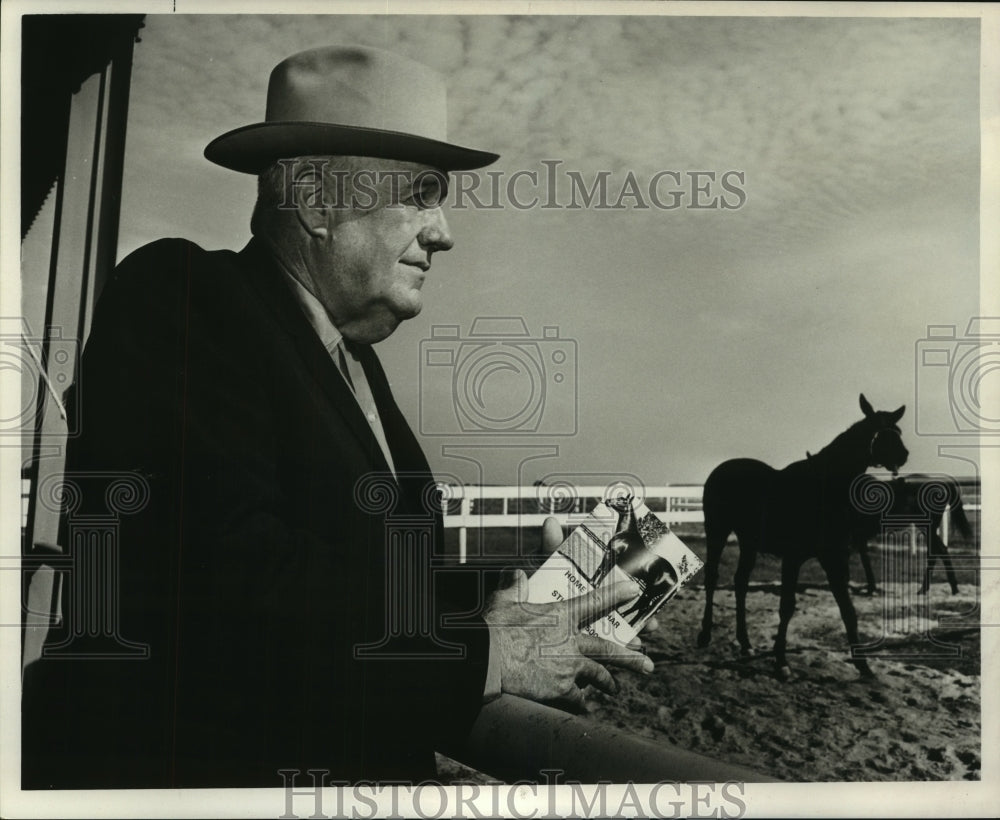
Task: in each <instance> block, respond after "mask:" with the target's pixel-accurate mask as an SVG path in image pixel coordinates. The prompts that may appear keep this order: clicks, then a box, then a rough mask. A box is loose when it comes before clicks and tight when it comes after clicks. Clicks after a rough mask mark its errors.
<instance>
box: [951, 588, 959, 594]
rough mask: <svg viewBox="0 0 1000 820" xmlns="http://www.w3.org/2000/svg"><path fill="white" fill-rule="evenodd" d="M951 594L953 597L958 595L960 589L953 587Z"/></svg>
mask: <svg viewBox="0 0 1000 820" xmlns="http://www.w3.org/2000/svg"><path fill="white" fill-rule="evenodd" d="M951 594H952V595H958V587H952V588H951Z"/></svg>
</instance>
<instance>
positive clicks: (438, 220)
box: [310, 159, 453, 344]
mask: <svg viewBox="0 0 1000 820" xmlns="http://www.w3.org/2000/svg"><path fill="white" fill-rule="evenodd" d="M346 174H347V182H346V184H344V183H343V182H341V181H339V180H335V181H334V182H335V185H336V190H335V191H333V192H329V191H328V192H327V193H326V195H325V197H324V198H325V201H326V203H327V204H328V206H330V207H329V210H328V221H327V225H328V233H327V236H326V237H325V238H324V239H321V240H319V241H320V243H321V244H320V246H319V247H318V248H316V251H317V252H316V253H313V254H312V264H311V266H310V267H311V270H310V274H311V278H312V280H313V286H314V288H315V290H314V293H315V295H316V296H317V297H318V298H319V300H320V301H321V302H322V303H323V305H324V306H325V307H326V309H327V311H328V312H329V313H330V315H331V317H332V318H333V321H334V323H335V324H336V325H337V327H338V329H339V330H340V331H341V333H343V334H344V336H345V337H346V338H348V339H350V340H352V341H356V342H362V343H367V344H371V343H374V342H378V341H380V340H382V339H384V338H386V337H387V336H389V335H390V334H391V333H392V332H393V331H394V330H395V329H396V327H398V325H399V323H400V322H402V321H403V320H404V319H410V318H412V317H413V316H416V315H417V314H418V313H419V312H420V310H421V308H422V307H423V301H422V297H421V293H420V289H421V287H423V284H424V278H425V276H426V275H427V273H428V271H429V269H430V266H431V256H432V254H433V253H434V252H435V251H440V250H448V249H449V248H451V247H452V244H453V242H452V239H451V235H450V234H449V232H448V223H447V221H446V220H445V217H444V213H443V212H442V211H441V208H440V204H441V203H440V200H441V199H443V193H444V191H440V190H436V189H437V188H440V187H442V185H443V183H444V180H445V178H444V176H443V174H441V173H440V172H439V171H436V170H434V169H432V168H430V167H428V166H425V165H419V164H416V163H409V162H393V161H388V160H377V159H372V160H369V159H364V160H358V161H357V163H356V165H355V168H354V170H351V171H348V172H346ZM327 184H328V185H329V184H331V180H330V179H329V178H328V180H327ZM331 203H333V204H332V205H331Z"/></svg>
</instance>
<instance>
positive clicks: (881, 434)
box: [858, 393, 910, 475]
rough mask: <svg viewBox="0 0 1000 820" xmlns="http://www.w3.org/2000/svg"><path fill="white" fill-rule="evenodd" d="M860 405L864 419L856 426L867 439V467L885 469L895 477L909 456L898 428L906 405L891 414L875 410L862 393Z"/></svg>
mask: <svg viewBox="0 0 1000 820" xmlns="http://www.w3.org/2000/svg"><path fill="white" fill-rule="evenodd" d="M860 404H861V412H862V413H864V414H865V417H864V419H863V420H862V421H861V422H859V423H858V426H859V427H860V428H861V431H862V434H863V435H864V436H866V437H867V438H868V466H869V467H885V469H887V470H889V471H890V472H891V473H892V474H893V475H897V474H898V473H899V468H900V467H902V466H903V465H904V464H906V459H907V458H909V455H910V452H909V450H907V449H906V446H905V445H904V444H903V434H902V431H901V430H900V429H899V426H898V422H899V420H900V419H901V418H902V417H903V412H904V411H905V410H906V405H905V404H904V405H903V406H902V407H900V408H898V409H897V410H893V411H891V412H889V411H885V410H875V409H873V408H872V406H871V404H869V403H868V399H866V398H865V394H864V393H862V394H861V396H860Z"/></svg>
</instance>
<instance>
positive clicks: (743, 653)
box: [740, 646, 757, 658]
mask: <svg viewBox="0 0 1000 820" xmlns="http://www.w3.org/2000/svg"><path fill="white" fill-rule="evenodd" d="M756 654H757V650H756V649H754V648H753V647H752V646H741V647H740V657H741V658H752V657H754V656H756Z"/></svg>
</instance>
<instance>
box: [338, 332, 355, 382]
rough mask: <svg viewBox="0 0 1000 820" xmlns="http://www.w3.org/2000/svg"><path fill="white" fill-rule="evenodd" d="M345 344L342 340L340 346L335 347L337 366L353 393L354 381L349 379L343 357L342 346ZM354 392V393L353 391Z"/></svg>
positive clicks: (345, 360) (348, 372)
mask: <svg viewBox="0 0 1000 820" xmlns="http://www.w3.org/2000/svg"><path fill="white" fill-rule="evenodd" d="M345 344H347V342H346V341H345V340H342V341H341V342H340V344H338V345H337V366H338V367H340V372H341V373H342V374H343V375H344V378H345V379H346V380H347V384H348V386H349V387H350V388H351V390H352V391H354V380H353V379H352V378H351V371H350V370H349V369H348V367H347V358H346V357H345V356H344V345H345ZM355 392H356V391H355Z"/></svg>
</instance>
